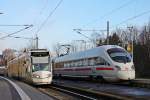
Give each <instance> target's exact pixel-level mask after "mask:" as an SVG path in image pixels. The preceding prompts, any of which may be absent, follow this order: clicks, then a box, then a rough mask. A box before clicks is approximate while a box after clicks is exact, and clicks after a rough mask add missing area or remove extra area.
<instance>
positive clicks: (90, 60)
mask: <svg viewBox="0 0 150 100" xmlns="http://www.w3.org/2000/svg"><path fill="white" fill-rule="evenodd" d="M88 63H89V64H88V65H89V66H93V65H95V60H94V58H90V59H89V61H88Z"/></svg>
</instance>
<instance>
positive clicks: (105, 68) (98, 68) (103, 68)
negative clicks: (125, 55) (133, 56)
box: [96, 67, 114, 70]
mask: <svg viewBox="0 0 150 100" xmlns="http://www.w3.org/2000/svg"><path fill="white" fill-rule="evenodd" d="M96 70H114V68H107V67H97V68H96Z"/></svg>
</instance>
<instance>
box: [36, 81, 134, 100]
mask: <svg viewBox="0 0 150 100" xmlns="http://www.w3.org/2000/svg"><path fill="white" fill-rule="evenodd" d="M38 90H40V91H41V92H43V93H45V94H47V95H49V96H52V97H54V99H56V100H108V99H109V100H132V99H131V98H130V97H126V96H120V95H115V94H112V93H107V92H96V91H93V90H90V89H83V88H77V87H72V86H64V85H58V84H57V83H53V85H51V86H46V87H45V86H44V87H40V88H38Z"/></svg>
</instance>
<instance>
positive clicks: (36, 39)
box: [35, 34, 39, 49]
mask: <svg viewBox="0 0 150 100" xmlns="http://www.w3.org/2000/svg"><path fill="white" fill-rule="evenodd" d="M38 40H39V38H38V36H37V34H36V37H35V41H36V49H38Z"/></svg>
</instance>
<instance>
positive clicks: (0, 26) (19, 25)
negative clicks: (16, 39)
mask: <svg viewBox="0 0 150 100" xmlns="http://www.w3.org/2000/svg"><path fill="white" fill-rule="evenodd" d="M1 26H33V25H28V24H25V25H5V24H3V25H2V24H1V25H0V27H1Z"/></svg>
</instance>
